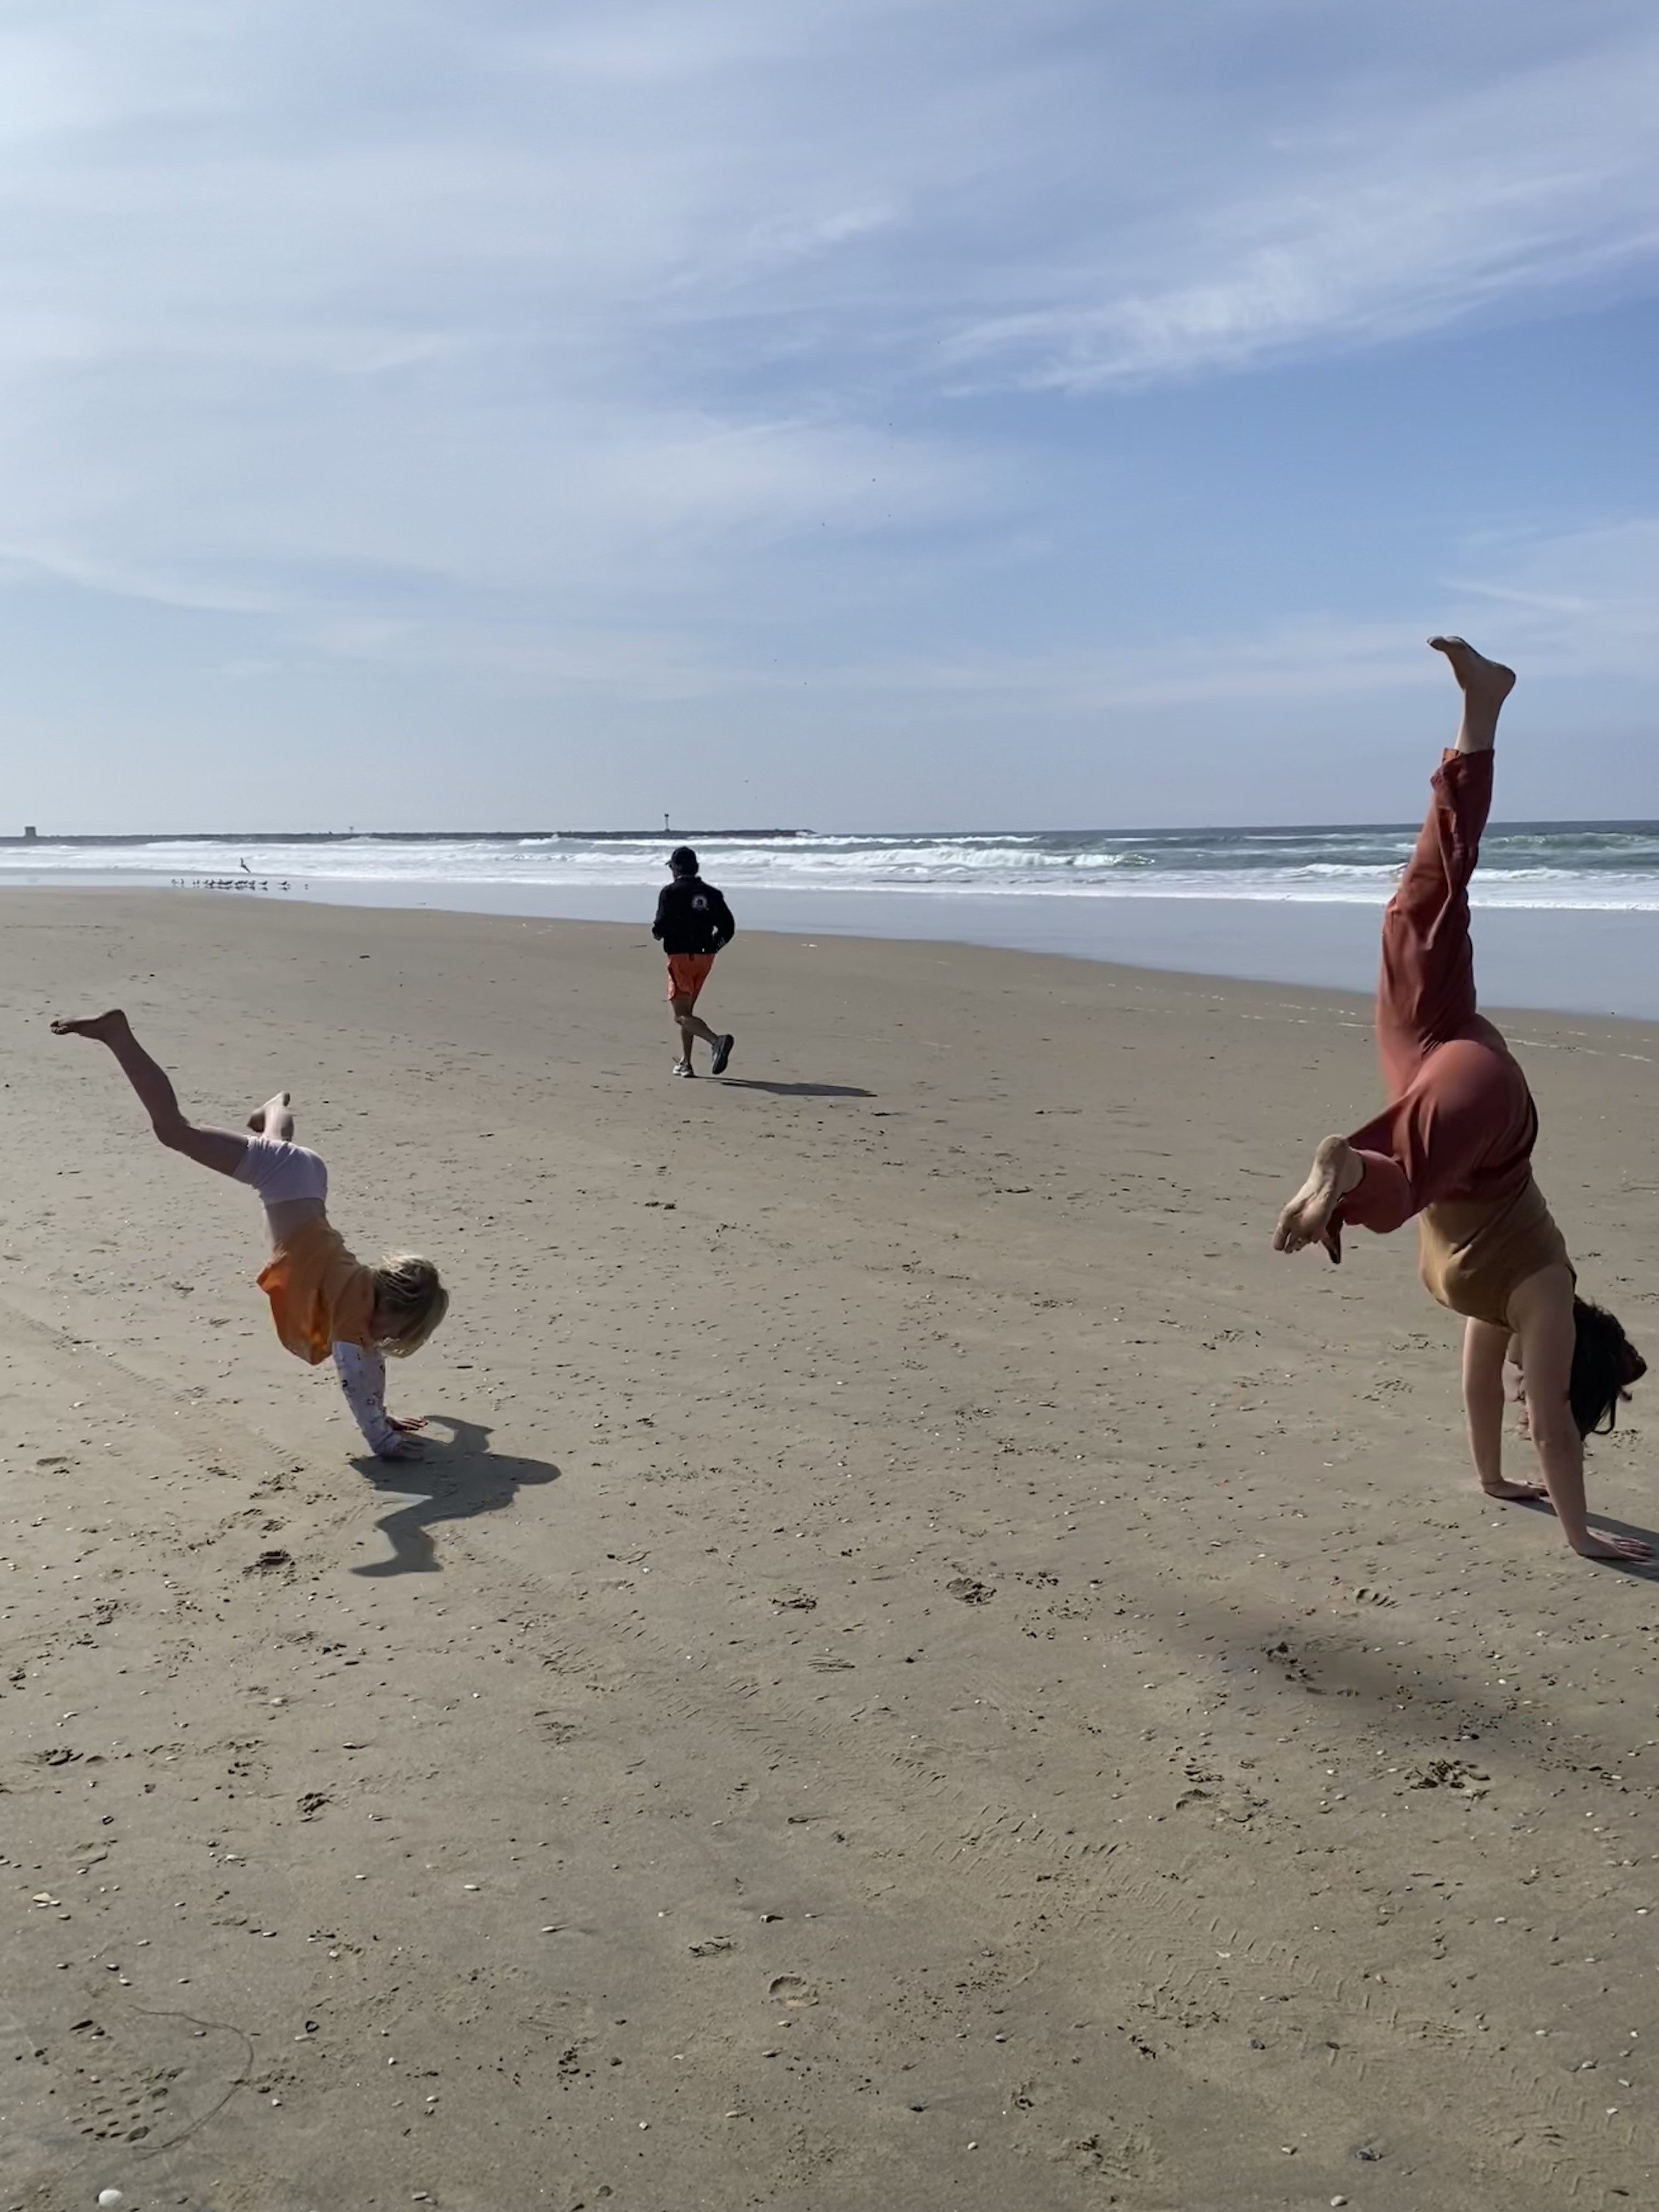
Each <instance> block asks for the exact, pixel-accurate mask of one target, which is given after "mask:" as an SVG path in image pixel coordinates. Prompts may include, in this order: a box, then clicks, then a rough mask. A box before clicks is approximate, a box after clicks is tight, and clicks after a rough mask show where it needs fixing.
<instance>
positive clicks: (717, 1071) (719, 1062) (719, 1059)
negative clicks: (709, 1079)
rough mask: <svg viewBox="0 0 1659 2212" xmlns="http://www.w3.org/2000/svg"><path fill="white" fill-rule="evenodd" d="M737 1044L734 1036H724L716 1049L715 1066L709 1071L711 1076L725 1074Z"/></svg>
mask: <svg viewBox="0 0 1659 2212" xmlns="http://www.w3.org/2000/svg"><path fill="white" fill-rule="evenodd" d="M736 1042H737V1039H736V1037H734V1036H723V1037H722V1038H721V1039H720V1042H719V1043H718V1044H717V1045H716V1046H715V1047H714V1066H712V1067H711V1068H710V1069H709V1071H708V1073H710V1074H711V1075H724V1074H725V1073H726V1062H727V1060H730V1059H731V1057H732V1046H733V1045H734V1044H735V1043H736Z"/></svg>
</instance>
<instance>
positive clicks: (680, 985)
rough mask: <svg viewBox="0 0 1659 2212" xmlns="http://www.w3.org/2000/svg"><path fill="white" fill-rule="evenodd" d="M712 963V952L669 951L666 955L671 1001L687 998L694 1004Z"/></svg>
mask: <svg viewBox="0 0 1659 2212" xmlns="http://www.w3.org/2000/svg"><path fill="white" fill-rule="evenodd" d="M713 967H714V954H713V953H712V952H671V953H670V954H669V956H668V996H669V1000H670V1001H671V1002H672V1001H673V1000H676V999H689V1000H690V1001H691V1003H692V1005H693V1006H696V1003H697V994H698V992H699V991H701V990H702V987H703V985H704V984H705V983H706V982H707V981H708V975H709V971H710V969H712V968H713Z"/></svg>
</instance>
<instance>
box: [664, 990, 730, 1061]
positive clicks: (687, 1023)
mask: <svg viewBox="0 0 1659 2212" xmlns="http://www.w3.org/2000/svg"><path fill="white" fill-rule="evenodd" d="M671 1003H672V1006H673V1011H674V1019H675V1021H676V1022H677V1023H678V1024H679V1032H680V1057H681V1059H682V1060H684V1062H685V1064H686V1066H688V1067H690V1065H691V1047H692V1045H693V1044H694V1043H695V1042H696V1039H697V1038H698V1037H701V1038H702V1041H703V1042H704V1043H705V1044H706V1045H708V1046H709V1047H710V1048H711V1049H712V1048H713V1047H714V1046H715V1045H717V1044H718V1043H719V1042H720V1039H719V1037H718V1036H716V1035H715V1034H714V1030H711V1029H710V1028H709V1026H708V1023H707V1022H706V1021H704V1020H703V1018H702V1015H701V1014H696V1013H694V1012H692V1010H691V1001H690V1000H689V999H676V1000H673V1001H672V1002H671Z"/></svg>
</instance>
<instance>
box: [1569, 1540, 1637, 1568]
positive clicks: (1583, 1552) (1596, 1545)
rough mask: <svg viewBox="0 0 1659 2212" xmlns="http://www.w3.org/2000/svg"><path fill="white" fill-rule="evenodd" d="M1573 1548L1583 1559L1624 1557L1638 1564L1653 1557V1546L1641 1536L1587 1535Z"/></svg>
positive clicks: (1628, 1561) (1625, 1559) (1627, 1560)
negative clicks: (1646, 1542)
mask: <svg viewBox="0 0 1659 2212" xmlns="http://www.w3.org/2000/svg"><path fill="white" fill-rule="evenodd" d="M1572 1548H1573V1550H1574V1551H1575V1552H1577V1554H1578V1556H1579V1558H1580V1559H1622V1560H1624V1561H1626V1562H1627V1563H1633V1564H1635V1565H1638V1566H1640V1565H1645V1564H1646V1563H1647V1562H1648V1561H1649V1560H1650V1559H1652V1557H1653V1547H1652V1545H1651V1544H1645V1543H1644V1542H1643V1541H1642V1539H1641V1538H1640V1537H1639V1536H1595V1535H1590V1536H1586V1537H1585V1539H1584V1541H1583V1543H1582V1544H1575V1545H1574V1546H1573V1547H1572Z"/></svg>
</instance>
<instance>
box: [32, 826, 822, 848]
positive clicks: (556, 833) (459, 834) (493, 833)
mask: <svg viewBox="0 0 1659 2212" xmlns="http://www.w3.org/2000/svg"><path fill="white" fill-rule="evenodd" d="M811 834H812V833H811V830H810V829H144V830H139V831H136V832H131V833H125V832H124V833H123V834H122V835H121V836H76V834H75V833H74V832H73V831H70V830H63V829H50V830H38V829H30V830H28V831H27V832H26V833H25V834H24V835H23V836H21V837H0V845H256V846H257V845H362V844H377V845H454V844H468V845H491V844H494V845H520V844H523V843H525V842H526V841H527V840H530V839H535V840H536V841H538V842H542V841H545V842H548V843H550V844H555V843H558V842H562V841H564V840H566V839H568V841H569V842H570V843H572V844H573V845H659V844H660V843H661V842H662V841H663V839H664V838H665V837H678V838H680V839H682V840H690V839H691V838H695V837H702V838H717V837H755V838H760V839H763V841H764V842H767V843H768V844H770V843H773V842H776V841H777V840H779V839H781V838H786V837H810V836H811Z"/></svg>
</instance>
